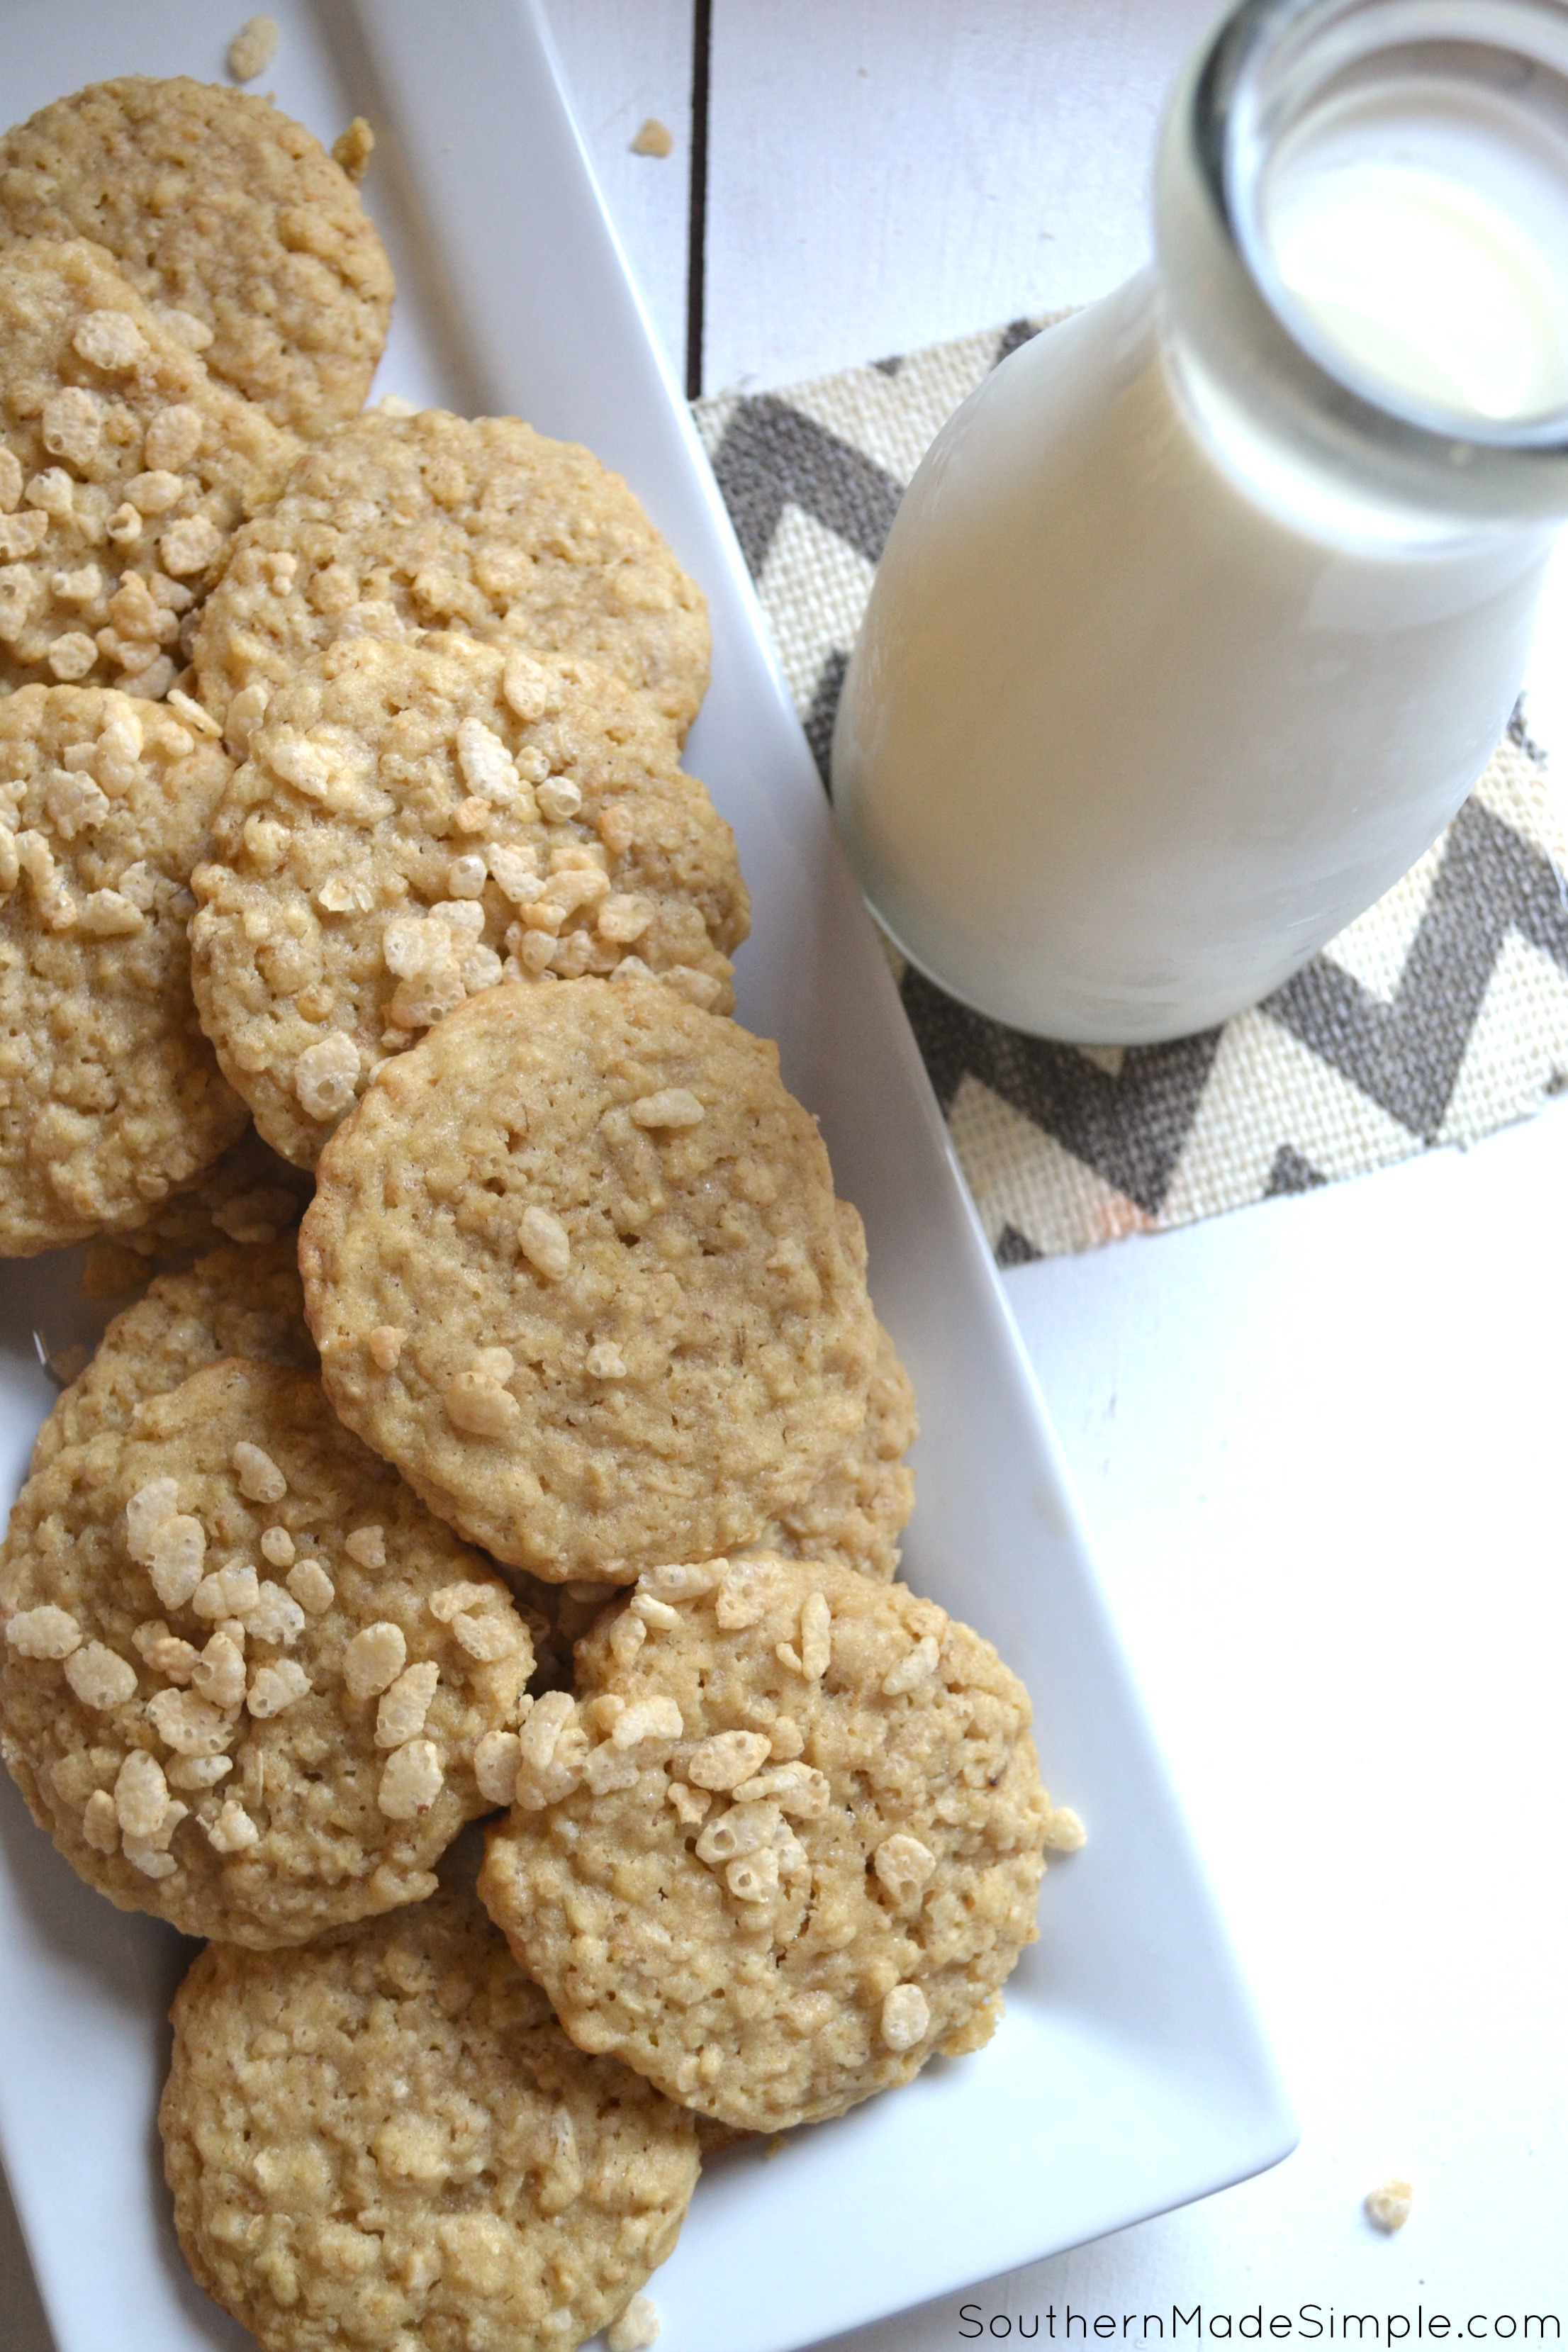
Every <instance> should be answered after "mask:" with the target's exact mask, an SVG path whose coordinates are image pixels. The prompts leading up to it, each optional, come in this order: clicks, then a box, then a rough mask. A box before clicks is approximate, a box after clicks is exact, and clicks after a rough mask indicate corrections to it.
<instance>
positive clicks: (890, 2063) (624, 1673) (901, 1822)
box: [479, 1558, 1049, 2131]
mask: <svg viewBox="0 0 1568 2352" xmlns="http://www.w3.org/2000/svg"><path fill="white" fill-rule="evenodd" d="M577 1691H578V1697H577V1700H576V1701H575V1703H572V1702H568V1701H567V1700H566V1699H565V1698H564V1697H563V1696H561V1697H553V1698H550V1699H542V1700H541V1701H539V1702H538V1704H537V1705H536V1706H534V1708H533V1709H532V1710H531V1713H530V1715H529V1717H528V1719H527V1721H526V1722H525V1723H524V1724H523V1726H522V1729H521V1739H520V1744H519V1771H518V1780H517V1784H516V1785H517V1800H518V1801H517V1803H516V1805H515V1807H514V1809H513V1811H512V1812H511V1813H510V1816H509V1817H508V1819H507V1821H506V1822H505V1824H504V1826H502V1827H500V1828H498V1829H496V1830H494V1831H492V1832H491V1833H490V1836H489V1850H488V1853H487V1857H486V1862H485V1867H484V1870H483V1873H482V1874H481V1876H480V1880H479V1891H480V1894H481V1895H482V1896H483V1898H484V1901H485V1904H486V1906H487V1907H488V1908H489V1912H490V1915H491V1916H492V1917H493V1918H494V1919H495V1920H496V1922H497V1924H498V1925H499V1926H500V1927H501V1928H502V1929H503V1930H504V1931H505V1934H506V1937H507V1939H508V1941H509V1942H510V1945H511V1948H512V1949H513V1951H514V1952H515V1953H516V1954H517V1956H518V1958H519V1959H520V1960H521V1964H522V1966H523V1967H524V1968H525V1969H527V1971H528V1973H529V1974H530V1976H532V1977H536V1978H537V1979H538V1980H539V1982H540V1983H541V1984H542V1986H543V1987H544V1989H545V1990H546V1992H548V1994H549V1995H550V1998H551V2000H552V2002H553V2003H554V2006H555V2010H556V2013H557V2015H558V2016H559V2017H560V2020H561V2022H562V2024H563V2026H564V2027H565V2029H566V2031H567V2032H568V2033H569V2034H570V2035H571V2036H572V2039H573V2040H574V2042H577V2043H578V2045H579V2047H581V2048H582V2049H584V2050H593V2051H604V2052H609V2053H613V2054H614V2055H616V2057H619V2058H623V2059H624V2060H625V2061H626V2063H627V2064H628V2065H630V2066H635V2067H636V2068H637V2072H638V2073H639V2074H646V2075H647V2077H648V2080H649V2081H650V2082H653V2083H657V2084H658V2087H659V2088H660V2089H661V2090H663V2091H666V2092H668V2095H670V2096H671V2097H672V2098H679V2099H682V2100H684V2101H685V2102H686V2103H687V2105H689V2106H694V2107H697V2108H700V2110H701V2112H702V2113H703V2114H705V2115H710V2116H716V2117H718V2118H719V2119H720V2120H721V2122H724V2123H729V2124H732V2125H734V2126H737V2127H738V2128H741V2129H743V2130H751V2131H782V2130H784V2129H785V2128H787V2127H788V2126H791V2125H793V2124H798V2123H810V2122H816V2121H817V2120H819V2119H820V2118H821V2117H823V2116H834V2115H838V2114H840V2113H841V2112H842V2111H843V2109H844V2108H846V2107H847V2106H851V2105H854V2104H855V2102H856V2101H857V2100H858V2099H864V2098H868V2097H869V2096H870V2095H871V2094H872V2093H873V2092H874V2091H881V2090H886V2089H888V2088H889V2087H890V2086H892V2085H893V2084H899V2083H907V2082H908V2081H909V2080H910V2076H911V2075H912V2074H915V2073H916V2072H917V2071H918V2069H919V2068H920V2067H921V2066H922V2065H923V2064H924V2063H925V2062H926V2060H927V2059H928V2058H929V2057H931V2054H932V2053H933V2052H935V2051H938V2050H941V2051H942V2052H944V2053H949V2054H955V2053H958V2052H961V2051H964V2050H971V2049H977V2048H978V2047H979V2046H980V2045H981V2043H982V2042H984V2041H985V2040H986V2039H988V2037H989V2035H990V2032H991V2031H992V2029H993V2027H994V2023H995V2021H996V2018H997V2016H998V2014H999V2011H1000V2003H999V2000H998V1998H997V1996H998V1994H999V1991H1000V1989H1001V1986H1002V1984H1003V1982H1004V1980H1005V1978H1006V1977H1007V1975H1008V1973H1009V1972H1010V1970H1011V1969H1012V1968H1013V1965H1014V1963H1015V1962H1016V1959H1017V1958H1018V1955H1019V1953H1020V1951H1021V1950H1022V1949H1023V1948H1024V1946H1025V1945H1026V1943H1029V1942H1032V1941H1033V1939H1034V1937H1035V1932H1036V1930H1035V1902H1036V1895H1037V1889H1038V1886H1039V1882H1040V1878H1041V1874H1042V1873H1043V1870H1044V1866H1045V1856H1044V1851H1043V1848H1044V1841H1045V1837H1046V1834H1047V1822H1048V1818H1049V1808H1048V1801H1047V1798H1046V1795H1045V1792H1044V1790H1042V1789H1041V1787H1040V1779H1039V1769H1038V1766H1037V1762H1036V1759H1035V1750H1034V1745H1033V1742H1032V1741H1031V1739H1030V1738H1029V1731H1028V1726H1029V1701H1028V1696H1027V1694H1026V1691H1025V1689H1024V1687H1023V1685H1022V1684H1021V1683H1020V1682H1019V1681H1018V1679H1017V1677H1016V1675H1013V1674H1011V1673H1009V1671H1008V1669H1007V1668H1006V1667H1005V1665H1004V1664H1003V1663H1002V1661H1001V1659H1000V1658H999V1657H998V1656H997V1654H996V1653H995V1651H994V1649H993V1648H992V1647H991V1644H990V1643H989V1642H985V1641H983V1640H982V1639H981V1637H980V1635H979V1634H978V1633H973V1632H972V1631H971V1630H970V1628H969V1627H968V1626H966V1625H961V1624H959V1623H957V1622H955V1621H954V1620H952V1619H951V1618H949V1617H948V1616H947V1615H946V1614H945V1612H943V1611H942V1610H941V1609H939V1608H937V1607H936V1606H935V1604H934V1603H933V1602H931V1601H920V1600H917V1599H916V1597H915V1595H914V1594H913V1593H912V1592H910V1591H907V1590H906V1589H905V1588H904V1587H903V1586H902V1585H899V1584H880V1583H877V1582H875V1581H874V1580H872V1579H871V1578H869V1577H867V1576H862V1575H859V1574H858V1573H857V1572H856V1571H855V1570H853V1569H845V1568H834V1567H829V1566H826V1565H825V1564H822V1563H819V1562H814V1561H810V1560H784V1559H767V1558H754V1559H742V1560H735V1561H733V1562H730V1561H726V1560H722V1559H721V1560H715V1561H710V1562H708V1563H707V1564H705V1565H704V1566H701V1567H679V1568H667V1569H664V1570H654V1571H653V1572H652V1573H651V1574H650V1575H648V1576H646V1577H645V1578H643V1579H642V1580H641V1582H640V1583H639V1585H638V1588H637V1592H636V1593H635V1594H634V1595H633V1596H632V1597H631V1599H630V1600H629V1601H626V1603H625V1604H624V1605H623V1606H622V1607H620V1608H616V1609H613V1610H611V1611H610V1612H608V1613H607V1615H606V1617H605V1619H604V1620H603V1621H602V1622H601V1623H600V1624H599V1625H597V1626H596V1627H595V1630H594V1631H593V1633H590V1634H588V1635H587V1636H585V1637H584V1640H583V1641H581V1642H579V1643H578V1645H577Z"/></svg>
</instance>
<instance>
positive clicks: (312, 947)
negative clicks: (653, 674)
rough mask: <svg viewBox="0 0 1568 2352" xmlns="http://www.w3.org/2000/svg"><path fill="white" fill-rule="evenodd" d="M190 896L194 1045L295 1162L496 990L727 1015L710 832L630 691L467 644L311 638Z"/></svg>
mask: <svg viewBox="0 0 1568 2352" xmlns="http://www.w3.org/2000/svg"><path fill="white" fill-rule="evenodd" d="M193 887H194V889H195V895H196V897H197V898H198V899H199V900H200V902H201V911H200V912H199V913H198V915H197V916H196V918H195V921H194V922H193V924H192V926H191V946H192V952H193V962H194V971H193V980H194V985H195V994H196V1003H197V1005H198V1007H199V1009H200V1012H201V1017H202V1021H203V1024H204V1025H205V1029H206V1032H207V1034H208V1035H209V1037H211V1039H212V1040H213V1043H214V1045H216V1048H217V1055H218V1059H219V1061H220V1063H221V1064H222V1066H223V1068H224V1071H225V1073H226V1076H227V1077H228V1078H229V1080H230V1083H231V1084H232V1085H233V1086H234V1087H236V1088H237V1090H238V1092H239V1093H240V1094H242V1095H243V1096H244V1097H245V1098H246V1100H247V1102H248V1103H249V1104H250V1106H251V1108H252V1109H253V1111H254V1113H255V1115H256V1120H257V1124H258V1127H259V1128H260V1129H261V1132H262V1133H263V1134H264V1135H265V1136H266V1137H267V1138H268V1140H269V1141H270V1142H272V1143H273V1144H275V1145H276V1146H277V1148H278V1150H279V1151H281V1152H285V1153H287V1155H288V1156H289V1158H290V1159H291V1160H296V1161H298V1162H299V1163H300V1164H301V1165H302V1166H309V1165H310V1164H312V1163H313V1162H314V1160H316V1158H317V1156H318V1154H319V1152H320V1150H321V1146H322V1144H323V1143H324V1142H325V1141H326V1139H327V1137H328V1136H329V1135H330V1134H331V1130H332V1129H333V1127H334V1126H335V1125H336V1124H337V1121H338V1120H339V1119H340V1118H342V1115H343V1113H344V1111H345V1110H346V1109H348V1108H350V1106H351V1105H352V1104H353V1101H354V1100H355V1098H356V1097H358V1096H359V1095H360V1094H362V1093H363V1090H364V1087H365V1086H366V1085H367V1084H368V1082H369V1080H370V1078H371V1077H372V1076H373V1075H374V1072H375V1070H376V1069H377V1068H378V1067H379V1066H380V1065H381V1064H382V1063H383V1062H384V1061H385V1060H386V1059H387V1057H388V1056H389V1055H393V1054H395V1053H398V1052H400V1051H401V1050H402V1049H403V1048H404V1047H405V1046H406V1045H412V1044H413V1042H414V1041H415V1039H416V1037H417V1036H418V1035H419V1034H421V1033H422V1032H423V1031H424V1030H425V1029H426V1028H428V1027H429V1025H430V1024H431V1023H432V1022H434V1021H436V1020H437V1019H439V1018H440V1016H441V1014H442V1013H447V1012H450V1011H451V1009H452V1008H453V1006H454V1005H457V1004H460V1003H462V1002H463V1001H464V998H465V997H466V996H467V995H468V994H470V993H474V992H478V991H479V990H480V989H482V988H489V987H493V986H494V985H495V983H496V982H498V981H500V980H501V979H503V978H506V979H511V980H521V981H524V982H538V981H540V980H542V979H544V978H550V979H552V980H553V979H557V978H560V977H562V976H563V975H565V976H568V977H575V976H579V975H581V974H583V973H584V972H595V973H598V974H601V975H603V974H606V973H614V972H615V971H617V970H619V969H620V968H621V967H622V966H623V965H626V967H627V968H628V969H629V970H630V971H632V972H634V973H637V972H645V971H658V972H659V973H661V974H666V975H668V978H669V980H670V981H671V982H672V983H673V984H674V985H675V986H677V987H678V988H679V989H680V990H681V991H682V992H684V993H685V994H686V995H688V996H689V997H690V999H691V1000H692V1001H693V1002H694V1003H700V1004H704V1005H708V1006H711V1007H715V1008H717V1009H719V1010H721V1011H725V1012H727V1011H728V1010H729V1009H730V1006H731V1003H733V992H732V989H731V976H730V964H729V960H728V950H730V949H731V948H733V947H735V946H736V945H737V944H738V943H739V942H740V940H742V939H743V938H744V937H745V934H746V927H747V919H748V905H747V898H746V891H745V886H744V884H743V883H742V880H741V874H740V868H739V866H738V865H737V864H736V860H735V845H734V840H733V837H732V836H731V832H730V828H729V826H728V825H727V824H724V823H723V821H722V820H721V818H720V817H719V816H718V815H717V814H715V812H714V809H713V805H712V803H711V802H710V800H709V798H708V795H707V793H706V792H705V791H704V790H703V788H702V786H701V785H700V783H698V782H697V781H696V780H695V778H693V777H691V776H688V775H686V774H685V773H684V772H682V770H681V769H680V768H679V765H678V764H677V760H676V753H675V748H674V744H673V742H672V741H671V739H670V736H669V733H668V730H667V729H666V728H665V727H664V726H663V725H662V724H661V722H660V721H659V720H658V719H657V718H656V717H655V716H654V714H653V712H652V711H651V710H650V709H649V708H648V706H647V701H646V699H645V698H644V697H643V696H641V695H639V694H637V693H636V692H635V691H634V690H633V689H632V688H629V687H626V686H624V685H622V684H621V682H620V681H619V679H617V678H616V677H612V676H611V675H610V674H609V673H608V672H607V671H605V670H602V669H597V668H595V667H593V666H591V665H588V664H585V663H582V662H574V661H563V660H559V659H556V658H553V657H547V658H544V659H542V660H536V659H535V658H534V657H533V656H531V655H530V654H527V653H523V652H521V651H520V650H514V651H512V652H511V653H510V654H507V653H504V652H503V651H502V650H501V649H500V648H499V647H497V646H489V645H479V644H477V643H476V642H475V641H474V640H473V639H471V638H464V637H454V636H444V637H443V636H435V637H430V638H427V639H424V640H414V639H403V640H395V641H392V642H387V641H384V640H377V639H375V638H371V637H360V638H355V639H353V640H351V641H350V642H348V643H347V644H343V645H337V646H330V647H329V648H328V649H327V651H326V652H325V653H323V654H321V655H318V656H316V657H315V658H314V659H313V660H311V661H310V662H307V663H306V665H305V667H303V669H302V670H301V671H300V673H299V675H298V676H297V677H295V678H293V679H292V680H291V681H290V683H289V685H287V686H284V687H280V688H279V690H278V692H277V693H276V694H275V695H274V696H273V698H272V700H271V702H270V704H269V706H268V712H267V718H266V721H265V723H264V724H263V725H262V726H260V727H258V729H257V730H255V732H254V733H253V734H252V736H251V738H250V757H249V759H248V761H247V763H246V764H245V766H244V767H243V768H241V769H240V771H239V772H238V774H237V776H236V777H235V779H234V781H233V782H232V784H231V785H230V787H229V789H228V792H227V793H226V795H225V797H224V800H223V803H222V804H221V806H220V807H219V809H218V812H217V814H216V819H215V822H214V826H213V838H212V845H211V854H210V856H209V857H208V859H206V860H205V862H204V863H203V864H202V865H200V866H198V867H197V868H196V872H195V877H193Z"/></svg>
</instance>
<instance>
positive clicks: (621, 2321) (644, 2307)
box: [605, 131, 669, 2352]
mask: <svg viewBox="0 0 1568 2352" xmlns="http://www.w3.org/2000/svg"><path fill="white" fill-rule="evenodd" d="M668 136H669V133H668V131H666V132H665V137H666V138H667V139H668ZM657 2336H658V2312H657V2311H656V2310H655V2309H654V2307H653V2304H652V2302H651V2301H650V2299H649V2298H648V2296H647V2295H646V2294H634V2295H633V2297H632V2299H631V2301H630V2303H628V2304H627V2305H626V2309H625V2311H623V2312H622V2314H621V2315H620V2317H619V2318H618V2319H616V2320H614V2321H612V2323H611V2325H610V2326H609V2328H608V2329H607V2330H606V2331H605V2343H606V2344H607V2345H608V2346H609V2352H646V2347H647V2346H648V2345H649V2344H651V2343H653V2342H654V2340H655V2338H656V2337H657Z"/></svg>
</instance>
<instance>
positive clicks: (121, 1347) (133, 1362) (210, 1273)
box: [33, 1234, 316, 1471]
mask: <svg viewBox="0 0 1568 2352" xmlns="http://www.w3.org/2000/svg"><path fill="white" fill-rule="evenodd" d="M227 1356H242V1357H244V1358H246V1359H247V1360H248V1361H249V1362H252V1363H259V1364H282V1365H285V1366H287V1367H289V1369H290V1370H295V1371H313V1370H315V1368H316V1349H315V1343H314V1341H313V1340H312V1339H311V1338H310V1331H309V1329H308V1328H307V1326H306V1322H305V1302H304V1299H303V1297H301V1295H300V1268H299V1265H298V1263H297V1261H296V1257H295V1242H294V1236H293V1235H292V1234H289V1236H288V1237H287V1239H285V1240H283V1241H278V1242H274V1243H272V1244H271V1245H270V1246H269V1247H261V1248H255V1249H237V1248H230V1249H218V1250H213V1251H212V1252H211V1253H210V1254H209V1255H207V1256H206V1257H204V1258H200V1259H198V1260H197V1262H196V1264H195V1265H193V1266H190V1267H188V1268H187V1269H186V1271H185V1272H184V1274H164V1275H160V1276H159V1277H158V1279H157V1281H156V1282H154V1283H153V1286H152V1287H151V1288H150V1289H149V1291H148V1293H147V1296H146V1297H145V1298H139V1299H138V1300H137V1302H136V1304H135V1305H134V1306H133V1307H127V1308H126V1309H125V1311H124V1313H123V1314H121V1315H117V1316H116V1317H115V1318H114V1320H113V1322H112V1323H110V1327H109V1328H108V1330H107V1331H106V1332H105V1333H104V1335H103V1337H102V1339H100V1341H99V1343H98V1349H97V1352H96V1354H95V1355H94V1356H93V1359H92V1361H91V1362H90V1363H89V1366H88V1368H87V1370H85V1371H84V1372H83V1373H82V1374H81V1376H80V1378H79V1379H78V1380H75V1381H72V1382H71V1384H70V1386H69V1388H68V1389H67V1390H66V1391H64V1392H63V1394H62V1395H61V1396H59V1397H58V1399H57V1400H56V1402H55V1408H54V1411H53V1412H51V1413H50V1415H49V1417H48V1419H47V1421H46V1422H45V1423H44V1425H43V1427H42V1429H40V1430H39V1432H38V1434H37V1442H36V1444H34V1447H33V1468H34V1470H35V1471H37V1470H41V1469H42V1468H43V1466H44V1465H45V1464H46V1463H47V1462H52V1461H53V1460H54V1458H55V1456H56V1454H58V1453H60V1452H61V1451H62V1450H63V1449H64V1448H65V1447H66V1446H68V1445H82V1444H86V1442H87V1440H88V1439H89V1438H90V1437H96V1436H97V1435H98V1434H99V1433H100V1431H102V1430H106V1429H110V1430H120V1431H124V1430H128V1429H129V1428H130V1427H131V1425H132V1422H133V1421H134V1419H135V1416H136V1411H137V1408H138V1406H139V1405H142V1404H144V1403H145V1402H146V1401H147V1399H148V1398H149V1397H153V1396H163V1395H164V1394H166V1393H167V1391H169V1390H170V1389H177V1388H178V1387H179V1386H180V1385H181V1383H182V1382H183V1381H188V1380H189V1379H190V1377H191V1375H192V1373H193V1372H199V1371H204V1370H205V1369H206V1367H207V1366H208V1365H209V1364H217V1363H221V1362H222V1361H223V1360H224V1359H225V1358H226V1357H227Z"/></svg>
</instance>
